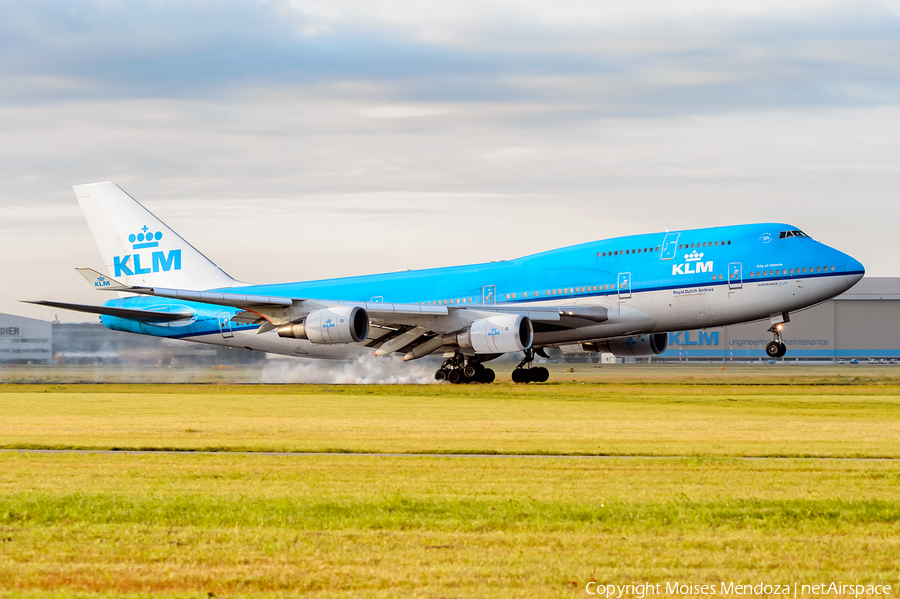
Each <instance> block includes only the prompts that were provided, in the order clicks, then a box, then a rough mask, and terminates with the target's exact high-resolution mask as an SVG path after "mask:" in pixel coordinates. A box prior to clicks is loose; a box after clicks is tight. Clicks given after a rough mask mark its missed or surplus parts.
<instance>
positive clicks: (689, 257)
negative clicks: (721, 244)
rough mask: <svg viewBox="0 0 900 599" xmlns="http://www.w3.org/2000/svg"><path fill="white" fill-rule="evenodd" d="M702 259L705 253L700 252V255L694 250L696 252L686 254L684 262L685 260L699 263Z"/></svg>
mask: <svg viewBox="0 0 900 599" xmlns="http://www.w3.org/2000/svg"><path fill="white" fill-rule="evenodd" d="M701 258H703V252H700V253H699V254H698V253H697V250H694V251H693V252H691V253H690V254H685V255H684V260H685V262H697V261H699V260H700V259H701Z"/></svg>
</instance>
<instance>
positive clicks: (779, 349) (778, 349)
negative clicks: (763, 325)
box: [766, 323, 787, 358]
mask: <svg viewBox="0 0 900 599" xmlns="http://www.w3.org/2000/svg"><path fill="white" fill-rule="evenodd" d="M781 328H782V325H781V324H780V323H779V324H773V325H772V326H771V327H769V332H770V333H772V334H773V335H774V336H775V339H774V340H773V341H769V343H767V344H766V355H767V356H769V357H770V358H783V357H784V354H786V353H787V346H786V345H785V344H784V340H783V339H782V338H781Z"/></svg>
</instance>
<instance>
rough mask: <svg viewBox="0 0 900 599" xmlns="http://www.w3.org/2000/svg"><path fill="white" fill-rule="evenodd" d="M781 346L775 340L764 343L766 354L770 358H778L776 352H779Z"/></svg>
mask: <svg viewBox="0 0 900 599" xmlns="http://www.w3.org/2000/svg"><path fill="white" fill-rule="evenodd" d="M781 347H782V345H781V344H780V343H778V342H777V341H769V342H768V343H767V344H766V355H767V356H769V357H770V358H780V357H781V356H779V355H778V354H779V353H781ZM782 355H784V354H782Z"/></svg>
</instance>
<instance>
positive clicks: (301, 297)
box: [29, 182, 865, 384]
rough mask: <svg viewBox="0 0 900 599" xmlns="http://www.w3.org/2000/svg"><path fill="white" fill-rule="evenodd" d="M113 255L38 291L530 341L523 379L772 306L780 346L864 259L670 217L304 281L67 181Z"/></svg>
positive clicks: (101, 310) (444, 342) (313, 333)
mask: <svg viewBox="0 0 900 599" xmlns="http://www.w3.org/2000/svg"><path fill="white" fill-rule="evenodd" d="M73 189H74V191H75V196H76V198H77V199H78V202H79V204H80V205H81V208H82V211H83V212H84V215H85V218H86V220H87V222H88V226H89V227H90V230H91V233H92V234H93V236H94V239H95V241H96V243H97V246H98V248H99V249H100V254H101V255H102V257H103V261H104V263H105V264H106V271H107V272H106V274H104V273H101V272H98V271H96V270H93V269H90V268H79V269H78V271H79V272H80V273H81V274H82V275H83V276H84V278H85V279H87V281H88V282H89V283H90V284H91V285H92V286H93V287H94V288H95V289H98V290H102V291H106V292H116V293H117V294H118V297H117V298H115V299H111V300H109V301H107V302H105V303H103V305H100V306H96V305H84V304H72V303H65V302H57V301H45V300H40V301H31V302H29V303H34V304H39V305H46V306H52V307H57V308H63V309H68V310H76V311H80V312H86V313H91V314H99V315H100V321H101V322H102V323H103V324H104V325H105V326H106V327H108V328H110V329H112V330H116V331H127V332H131V333H138V334H143V335H153V336H157V337H165V338H169V339H182V340H186V341H195V342H200V343H208V344H213V345H223V346H228V347H239V348H244V349H249V350H257V351H263V352H271V353H275V354H283V355H288V356H299V357H304V358H325V359H348V358H356V357H359V356H361V355H363V354H365V353H372V352H374V353H375V355H377V356H385V355H389V354H402V355H403V356H404V360H415V359H418V358H423V357H425V356H429V355H432V354H439V355H440V356H442V358H443V363H442V364H441V366H440V368H438V369H437V371H436V372H435V374H434V378H435V379H436V380H438V381H444V380H446V381H449V382H450V383H454V384H459V383H472V382H475V383H490V382H493V380H494V378H495V373H494V371H493V370H492V369H490V368H488V367H486V366H485V364H486V363H487V362H489V361H491V360H493V359H495V358H498V357H500V356H502V355H504V354H508V353H519V352H521V353H522V354H523V358H522V360H521V362H519V364H518V366H516V368H515V369H514V370H513V371H512V380H513V381H514V382H516V383H531V382H545V381H547V380H548V378H549V372H548V371H547V369H546V368H543V367H540V366H535V365H534V360H535V356H536V355H540V356H544V357H546V355H547V354H546V352H545V348H548V347H552V348H563V349H565V350H570V351H571V350H575V351H585V352H608V353H611V354H614V355H615V356H619V357H636V356H654V355H658V354H660V353H662V352H664V351H665V350H666V346H667V343H668V332H670V331H680V330H686V329H701V328H707V327H718V326H723V325H728V324H736V323H742V322H751V321H765V322H767V323H768V324H769V325H770V326H769V328H768V332H769V333H771V334H772V341H771V342H769V343H768V345H767V346H766V354H767V355H768V356H769V357H770V358H780V357H783V356H784V355H785V353H786V351H787V349H786V346H785V344H784V342H783V338H782V328H783V326H784V324H785V323H788V322H789V321H790V313H791V312H796V311H798V310H802V309H804V308H808V307H810V306H813V305H816V304H819V303H821V302H823V301H826V300H828V299H830V298H832V297H834V296H836V295H839V294H841V293H843V292H844V291H846V290H847V289H849V288H850V287H852V286H853V285H854V284H855V283H856V282H857V281H859V280H860V279H861V278H862V276H863V274H864V273H865V269H864V268H863V265H862V264H861V263H860V262H859V261H857V260H856V259H854V258H852V257H850V256H848V255H847V254H844V253H842V252H840V251H838V250H836V249H834V248H831V247H829V246H827V245H825V244H823V243H820V242H817V241H815V240H813V239H812V238H810V237H809V236H808V235H807V234H806V233H804V232H803V231H801V230H800V229H798V228H797V227H794V226H792V225H788V224H782V223H759V224H745V225H734V226H724V227H714V228H705V229H693V230H684V231H666V232H663V233H650V234H645V235H631V236H626V237H618V238H615V239H605V240H601V241H592V242H589V243H582V244H579V245H574V246H570V247H564V248H559V249H554V250H550V251H546V252H541V253H538V254H533V255H530V256H525V257H522V258H517V259H515V260H501V261H497V262H488V263H482V264H470V265H464V266H454V267H447V268H434V269H427V270H409V271H403V272H394V273H384V274H374V275H365V276H356V277H347V278H337V279H326V280H316V281H303V282H297V283H278V284H265V285H260V284H247V283H242V282H239V281H236V280H235V279H233V278H232V277H230V276H229V275H227V274H226V273H225V272H224V271H223V270H222V269H220V268H219V267H218V266H216V265H215V264H214V263H213V262H212V261H210V260H209V259H208V258H207V257H206V256H204V255H203V254H201V253H200V252H199V251H198V250H197V249H196V248H194V247H193V246H192V245H190V244H189V243H188V242H187V241H185V240H184V239H183V238H182V237H180V236H179V235H178V234H177V233H176V232H175V231H173V230H172V229H171V228H169V227H168V226H166V225H165V224H164V223H163V222H162V221H161V220H160V219H159V218H157V217H156V216H155V215H153V214H152V213H151V212H150V211H149V210H147V209H146V208H144V207H143V206H142V205H141V204H140V203H138V202H137V201H136V200H135V199H134V198H132V197H131V196H129V195H128V194H127V193H125V191H123V190H122V189H121V188H120V187H119V186H117V185H116V184H115V183H111V182H102V183H91V184H85V185H75V186H74V187H73Z"/></svg>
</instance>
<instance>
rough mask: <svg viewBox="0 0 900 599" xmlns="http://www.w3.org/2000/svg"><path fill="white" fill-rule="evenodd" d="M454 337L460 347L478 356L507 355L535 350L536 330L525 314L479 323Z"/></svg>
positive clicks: (488, 319) (499, 316) (500, 315)
mask: <svg viewBox="0 0 900 599" xmlns="http://www.w3.org/2000/svg"><path fill="white" fill-rule="evenodd" d="M453 336H455V338H456V339H455V341H456V344H457V345H459V346H460V347H461V348H463V349H471V350H474V351H475V353H476V354H505V353H509V352H516V351H522V350H524V349H528V348H529V347H531V342H532V340H533V339H534V327H533V326H532V325H531V319H530V318H528V317H527V316H524V315H522V314H497V315H494V316H488V317H487V318H481V319H479V320H476V321H475V322H473V323H472V324H470V325H469V326H468V327H466V328H464V329H463V330H461V331H458V332H456V333H453Z"/></svg>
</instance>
